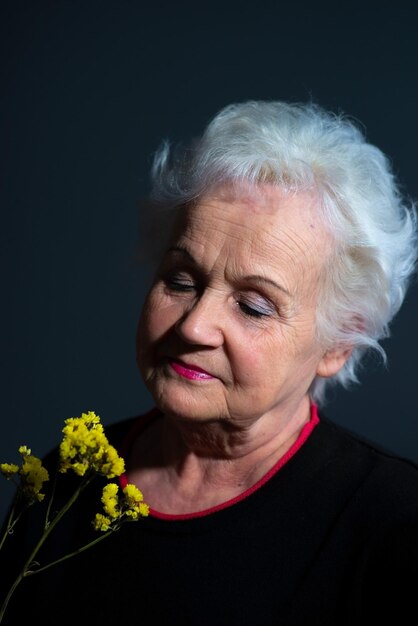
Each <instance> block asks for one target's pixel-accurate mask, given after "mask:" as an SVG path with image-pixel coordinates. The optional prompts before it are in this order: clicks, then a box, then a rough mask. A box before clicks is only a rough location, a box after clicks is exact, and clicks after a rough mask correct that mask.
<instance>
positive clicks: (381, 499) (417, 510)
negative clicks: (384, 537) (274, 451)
mask: <svg viewBox="0 0 418 626" xmlns="http://www.w3.org/2000/svg"><path fill="white" fill-rule="evenodd" d="M315 430H317V433H316V436H317V445H321V446H326V447H327V455H328V461H329V462H330V464H331V466H333V468H334V469H335V470H336V472H337V473H336V476H338V475H341V474H348V475H351V476H352V477H353V480H354V481H356V482H357V488H356V490H355V497H356V498H357V499H360V500H362V501H363V505H364V507H365V508H366V509H367V510H371V509H375V510H376V514H377V515H378V514H380V515H383V514H384V515H385V518H386V519H392V518H396V517H397V516H401V517H402V518H403V519H405V515H408V516H409V515H411V518H413V519H415V520H416V521H417V523H418V464H417V463H416V462H415V461H413V460H410V459H407V458H403V457H401V456H400V455H397V454H396V453H394V452H391V451H389V450H387V449H385V448H384V447H383V446H380V445H379V444H376V443H374V442H372V441H369V440H367V439H366V438H365V437H363V436H361V435H359V434H356V433H354V432H352V431H350V430H348V429H347V428H344V427H342V426H340V425H338V424H336V423H334V422H332V421H331V420H329V419H328V418H327V417H324V416H321V421H320V423H319V425H318V428H317V429H315Z"/></svg>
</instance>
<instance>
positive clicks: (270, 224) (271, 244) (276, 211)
mask: <svg viewBox="0 0 418 626" xmlns="http://www.w3.org/2000/svg"><path fill="white" fill-rule="evenodd" d="M174 239H175V240H177V241H178V240H182V241H183V242H184V243H187V242H189V244H190V245H193V246H194V247H196V248H198V249H199V248H200V249H201V251H202V253H203V252H204V253H205V254H206V255H208V254H210V253H211V252H212V253H213V254H220V253H221V251H223V252H224V253H225V254H229V255H231V254H233V255H235V256H241V257H242V261H243V262H244V261H245V259H247V260H253V261H257V260H260V261H263V260H264V261H265V262H268V261H272V262H273V261H274V259H280V257H287V258H290V259H292V262H293V263H296V264H301V263H302V264H303V265H306V264H308V265H317V264H318V261H319V260H320V259H323V260H325V258H326V257H327V256H328V255H327V251H329V250H330V248H331V237H330V235H329V234H328V232H327V230H326V228H325V226H324V223H323V220H322V217H321V214H320V211H319V209H318V201H317V199H316V198H315V196H314V195H313V194H311V193H308V192H298V193H295V192H293V193H287V192H286V191H285V190H283V189H281V188H279V187H277V186H273V185H267V184H266V185H263V186H259V187H257V189H251V188H245V187H244V188H243V189H241V190H237V189H236V188H231V187H223V188H221V189H219V190H218V191H217V192H216V193H212V194H210V195H208V196H206V197H203V198H202V199H200V201H199V202H198V203H197V204H196V205H194V206H192V207H189V208H187V209H186V210H185V212H184V213H183V215H182V216H181V218H180V221H179V222H178V224H177V228H176V232H175V237H174ZM319 249H320V250H321V255H318V250H319ZM315 261H316V263H315ZM321 265H322V263H321Z"/></svg>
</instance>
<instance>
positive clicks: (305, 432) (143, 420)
mask: <svg viewBox="0 0 418 626" xmlns="http://www.w3.org/2000/svg"><path fill="white" fill-rule="evenodd" d="M159 414H160V413H159V411H158V410H157V409H152V410H151V411H149V412H148V413H147V414H146V415H144V416H141V417H140V418H139V419H138V420H136V422H135V423H134V425H133V427H132V428H131V430H130V432H129V433H128V435H127V436H126V438H125V440H124V442H123V445H122V447H121V451H120V452H121V456H124V453H125V455H126V453H127V452H128V450H129V448H130V447H131V444H132V442H133V441H134V439H135V437H136V436H137V435H138V434H139V433H140V432H141V431H142V430H143V429H144V428H145V427H146V426H147V425H148V424H149V423H150V422H151V421H152V420H154V419H155V418H156V417H158V415H159ZM317 424H319V416H318V407H317V406H316V404H311V418H310V420H309V422H308V423H307V424H305V426H304V427H303V428H302V430H301V431H300V433H299V437H298V438H297V439H296V441H295V442H294V444H293V445H292V446H291V447H290V448H289V450H288V451H287V452H286V453H285V454H284V455H283V456H282V457H281V458H280V459H279V460H278V461H277V463H276V464H275V465H273V467H272V468H271V469H270V470H269V471H268V472H267V473H266V474H265V475H264V476H263V477H262V478H260V480H259V481H257V482H256V483H255V484H254V485H253V486H252V487H250V488H249V489H247V490H246V491H243V492H242V493H240V494H239V495H238V496H236V497H235V498H231V499H230V500H226V501H225V502H222V503H221V504H217V505H216V506H213V507H211V508H209V509H204V510H203V511H197V512H196V513H183V514H181V515H172V514H167V513H161V512H160V511H155V510H154V509H150V514H151V516H152V517H157V518H158V519H162V520H172V521H180V520H188V519H193V518H197V517H205V516H206V515H210V514H211V513H216V512H217V511H221V510H222V509H226V508H228V507H230V506H233V505H234V504H236V503H237V502H241V500H244V499H245V498H248V496H250V495H251V494H253V493H254V492H255V491H257V490H258V489H260V488H261V487H262V486H263V485H265V484H266V482H267V481H269V480H270V478H272V477H273V476H274V475H275V474H277V472H278V471H279V470H280V469H281V468H282V467H283V466H284V465H286V463H287V462H288V461H289V460H290V459H291V458H292V457H293V456H294V455H295V454H296V452H298V450H300V448H301V447H302V446H303V444H304V443H305V441H306V440H307V439H308V438H309V436H310V435H311V433H312V431H313V430H314V428H315V426H317ZM119 484H120V486H121V487H122V489H123V488H124V487H126V485H127V484H128V477H127V475H126V473H124V474H122V475H121V476H120V477H119Z"/></svg>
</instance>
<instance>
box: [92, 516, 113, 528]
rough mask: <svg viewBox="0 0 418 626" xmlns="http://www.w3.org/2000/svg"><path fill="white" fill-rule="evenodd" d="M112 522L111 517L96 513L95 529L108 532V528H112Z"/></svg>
mask: <svg viewBox="0 0 418 626" xmlns="http://www.w3.org/2000/svg"><path fill="white" fill-rule="evenodd" d="M111 523H112V520H111V519H110V518H109V517H106V516H105V515H103V514H102V513H96V517H95V518H94V521H93V526H94V530H101V531H103V532H106V531H107V530H110V525H111Z"/></svg>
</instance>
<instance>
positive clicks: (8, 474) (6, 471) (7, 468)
mask: <svg viewBox="0 0 418 626" xmlns="http://www.w3.org/2000/svg"><path fill="white" fill-rule="evenodd" d="M18 471H19V466H18V465H15V464H14V463H0V472H1V473H2V474H3V476H4V477H5V478H7V479H10V478H13V476H15V475H16V474H17V473H18Z"/></svg>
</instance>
